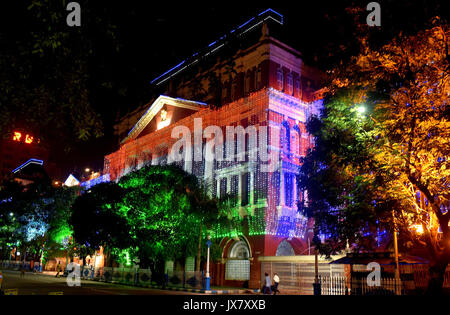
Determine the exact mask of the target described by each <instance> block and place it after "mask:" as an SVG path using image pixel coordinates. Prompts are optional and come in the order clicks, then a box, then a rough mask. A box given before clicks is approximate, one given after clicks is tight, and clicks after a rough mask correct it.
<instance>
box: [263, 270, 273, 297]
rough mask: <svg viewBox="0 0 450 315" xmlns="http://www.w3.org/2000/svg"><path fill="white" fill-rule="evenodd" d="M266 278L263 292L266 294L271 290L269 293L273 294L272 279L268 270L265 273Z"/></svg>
mask: <svg viewBox="0 0 450 315" xmlns="http://www.w3.org/2000/svg"><path fill="white" fill-rule="evenodd" d="M265 276H266V277H265V280H264V290H263V294H266V292H267V290H269V292H270V293H269V294H272V288H271V287H272V282H271V281H270V277H269V274H268V273H267V272H266V273H265Z"/></svg>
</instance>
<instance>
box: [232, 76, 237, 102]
mask: <svg viewBox="0 0 450 315" xmlns="http://www.w3.org/2000/svg"><path fill="white" fill-rule="evenodd" d="M236 87H237V79H234V80H233V82H232V83H231V100H232V101H234V100H236V97H237V95H236Z"/></svg>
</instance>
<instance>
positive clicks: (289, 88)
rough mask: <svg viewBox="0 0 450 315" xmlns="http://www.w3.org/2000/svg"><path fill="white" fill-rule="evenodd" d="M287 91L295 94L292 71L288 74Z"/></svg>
mask: <svg viewBox="0 0 450 315" xmlns="http://www.w3.org/2000/svg"><path fill="white" fill-rule="evenodd" d="M287 93H288V94H289V95H293V94H294V82H293V79H292V74H291V73H289V74H288V76H287Z"/></svg>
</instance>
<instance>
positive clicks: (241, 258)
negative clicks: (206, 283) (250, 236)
mask: <svg viewBox="0 0 450 315" xmlns="http://www.w3.org/2000/svg"><path fill="white" fill-rule="evenodd" d="M249 257H250V250H249V248H248V245H247V243H246V242H245V241H243V240H240V241H238V242H236V243H235V244H234V245H233V247H231V250H230V254H229V258H230V259H228V260H227V262H226V265H225V280H241V281H246V280H250V260H249Z"/></svg>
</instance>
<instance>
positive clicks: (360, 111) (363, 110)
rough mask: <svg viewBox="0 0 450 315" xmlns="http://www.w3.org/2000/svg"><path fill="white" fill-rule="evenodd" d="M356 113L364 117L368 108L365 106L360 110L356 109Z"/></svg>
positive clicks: (359, 108) (360, 107)
mask: <svg viewBox="0 0 450 315" xmlns="http://www.w3.org/2000/svg"><path fill="white" fill-rule="evenodd" d="M356 111H357V112H358V113H359V114H360V115H363V114H364V113H365V112H366V108H365V107H364V106H362V105H361V106H358V108H357V109H356Z"/></svg>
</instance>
